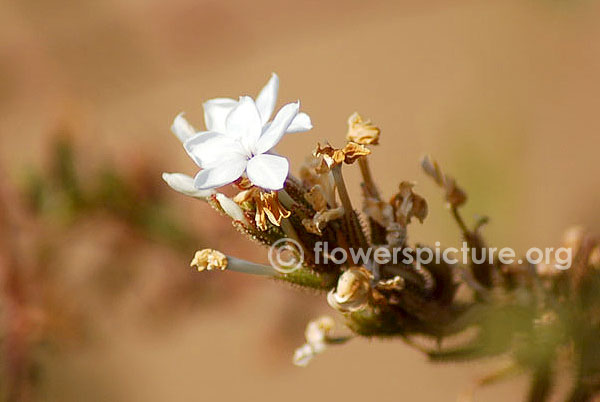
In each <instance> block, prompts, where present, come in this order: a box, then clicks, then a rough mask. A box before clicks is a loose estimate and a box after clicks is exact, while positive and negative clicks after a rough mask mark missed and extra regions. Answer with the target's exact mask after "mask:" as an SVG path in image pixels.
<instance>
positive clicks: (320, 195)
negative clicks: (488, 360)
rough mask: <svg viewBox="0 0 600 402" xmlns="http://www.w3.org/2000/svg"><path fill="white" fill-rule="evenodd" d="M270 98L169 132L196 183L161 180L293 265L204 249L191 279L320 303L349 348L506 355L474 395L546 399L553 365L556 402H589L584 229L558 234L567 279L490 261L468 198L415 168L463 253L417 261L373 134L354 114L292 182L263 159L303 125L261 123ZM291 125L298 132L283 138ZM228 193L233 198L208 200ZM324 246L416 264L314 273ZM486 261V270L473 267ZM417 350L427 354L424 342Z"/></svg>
mask: <svg viewBox="0 0 600 402" xmlns="http://www.w3.org/2000/svg"><path fill="white" fill-rule="evenodd" d="M277 88H278V79H277V77H276V76H273V77H272V78H271V80H270V81H269V83H268V84H267V86H265V88H264V89H263V90H262V91H261V93H260V94H259V96H258V97H257V99H256V101H254V100H253V99H252V98H249V97H242V98H240V100H239V102H238V101H234V100H231V99H228V100H223V99H222V98H219V99H214V100H211V101H208V102H206V103H205V122H206V126H207V131H203V132H196V130H195V129H194V128H193V127H192V126H191V125H190V124H189V123H188V122H187V121H186V120H185V119H184V118H183V116H182V115H179V116H178V117H177V118H176V119H175V121H174V123H173V126H172V130H173V132H174V133H175V134H176V135H177V137H178V138H179V139H180V140H181V141H182V142H183V144H184V148H185V150H186V151H187V152H188V154H189V155H190V157H191V158H192V159H193V160H194V161H195V162H196V164H197V165H198V166H199V167H200V171H199V172H198V174H197V175H196V177H195V178H192V177H190V176H186V175H183V174H181V173H174V174H168V173H165V174H164V175H163V178H164V179H165V181H166V182H167V183H168V184H169V185H170V186H171V187H172V188H174V189H175V190H177V191H179V192H181V193H184V194H186V195H189V196H192V197H195V198H199V199H203V200H205V201H207V202H208V203H210V205H212V206H213V207H214V208H215V209H216V210H218V211H219V212H221V213H224V214H226V215H228V216H230V217H231V218H232V221H233V224H234V225H235V226H236V227H237V228H238V229H239V230H240V232H242V233H244V234H245V235H247V236H249V237H251V238H252V239H254V240H256V241H257V242H258V243H260V244H263V245H266V246H269V247H270V248H271V250H270V253H273V252H274V251H275V252H276V253H277V252H279V254H278V255H279V257H280V256H281V254H282V253H283V252H287V253H288V254H291V255H292V257H295V258H288V259H284V258H279V259H278V260H277V259H275V260H276V261H279V262H282V261H283V264H275V263H273V260H272V263H273V265H272V266H265V265H260V264H255V263H251V262H248V261H244V260H240V259H238V258H235V257H231V256H227V255H225V254H223V253H221V252H220V251H217V250H213V249H203V250H200V251H198V252H197V253H196V254H195V256H194V258H193V260H192V266H195V267H197V269H198V270H199V271H211V270H225V269H228V270H233V271H238V272H243V273H250V274H255V275H262V276H266V277H270V278H275V279H277V280H282V281H287V282H291V283H294V284H296V285H299V286H302V287H308V288H313V289H317V290H320V291H323V292H326V293H327V301H328V303H329V304H330V305H331V307H332V308H334V309H335V310H337V311H338V312H340V313H341V314H343V316H344V318H345V320H346V324H347V327H348V328H350V329H351V330H352V332H353V333H354V334H355V335H356V336H364V337H398V338H400V339H403V340H405V341H406V342H407V343H408V344H410V345H411V346H414V347H417V348H419V349H420V350H422V351H423V352H424V353H426V354H427V355H428V356H429V357H430V358H431V359H432V360H433V361H453V362H457V361H464V360H473V359H481V358H484V357H490V356H508V357H509V358H510V364H509V365H508V366H507V367H503V368H502V370H500V371H498V372H497V373H493V374H492V375H490V376H488V377H485V378H484V379H482V380H481V381H479V384H481V385H484V384H489V383H492V382H494V381H497V380H500V379H503V378H506V377H508V376H510V375H512V374H516V373H528V374H529V376H530V379H531V381H530V389H529V394H528V400H530V401H544V400H547V399H548V398H549V397H550V396H551V394H552V391H553V388H552V387H553V384H554V382H555V378H556V374H557V373H556V372H555V371H556V370H558V365H559V363H561V362H562V360H563V359H564V360H565V361H568V362H570V367H571V372H570V373H569V374H570V375H571V377H572V378H573V384H572V388H571V391H570V393H569V395H568V396H567V397H566V400H567V401H571V402H575V401H587V400H591V399H592V397H593V396H594V395H596V394H597V393H598V391H600V248H599V245H598V241H597V239H595V238H594V237H592V236H590V235H588V234H587V233H585V232H584V231H583V230H581V229H575V230H572V231H570V232H568V235H567V238H566V240H565V248H568V249H569V250H572V257H573V258H572V261H571V262H572V263H571V265H570V266H568V267H565V266H561V265H560V264H555V262H556V261H555V262H550V263H546V264H544V263H539V264H531V263H524V262H522V261H520V260H518V262H511V263H505V262H503V261H502V260H500V259H498V258H492V259H490V258H489V254H486V250H490V249H489V248H488V246H487V243H486V241H485V240H484V238H483V236H482V230H481V229H482V227H483V225H484V224H485V223H486V220H485V219H481V220H479V221H478V222H476V223H475V224H474V225H472V226H471V225H468V224H467V223H466V222H465V221H464V219H463V217H462V215H461V213H460V209H461V207H462V206H463V205H464V204H465V202H466V200H467V195H466V193H465V192H464V191H463V190H462V189H461V188H460V187H459V186H458V185H457V183H456V181H455V180H454V179H453V178H452V177H450V176H449V175H447V174H445V173H444V172H443V171H442V169H441V168H440V166H439V165H438V164H437V163H436V162H435V161H434V160H432V159H431V158H429V157H426V158H424V159H423V162H422V167H423V169H424V171H425V173H426V174H427V175H428V176H429V177H430V178H431V179H433V180H434V181H435V182H436V183H437V184H438V185H439V186H440V188H442V190H443V191H444V193H445V198H446V201H447V204H448V207H449V210H450V212H451V213H452V216H453V217H454V219H455V221H456V223H457V224H458V227H459V229H460V233H461V235H462V238H463V239H464V241H465V242H466V244H467V246H468V253H467V258H466V261H464V264H463V263H460V262H458V261H454V262H448V261H443V260H441V261H428V262H422V261H420V259H419V258H417V257H418V256H416V255H415V251H414V250H417V249H418V248H419V247H421V249H427V247H426V246H423V245H419V244H415V243H411V242H410V241H409V236H408V233H409V226H410V225H411V224H412V222H413V221H415V220H417V221H419V222H423V220H424V219H425V218H426V216H427V214H428V207H427V202H426V200H425V199H424V198H423V197H421V196H420V195H418V194H417V193H416V192H415V191H414V184H413V183H411V182H407V181H402V182H401V183H400V184H399V190H398V192H397V193H396V194H394V195H393V196H392V197H391V198H390V199H384V198H383V197H382V196H381V195H380V193H379V191H378V189H377V186H376V183H375V181H374V177H373V176H372V174H371V171H370V169H369V165H368V160H367V157H368V156H369V155H370V154H371V148H370V147H372V146H375V145H378V143H379V140H380V130H379V128H378V127H376V126H375V125H373V124H372V123H371V122H370V121H368V120H364V119H362V118H361V117H360V116H359V115H358V114H353V115H352V116H351V117H350V119H349V122H348V123H349V128H348V133H347V136H346V143H345V144H344V145H343V146H342V147H339V148H336V147H333V146H331V145H329V144H327V145H324V146H321V145H318V146H317V148H316V149H315V151H314V152H313V154H312V155H311V156H310V157H309V158H308V159H307V161H306V163H305V164H304V165H303V166H302V167H301V168H300V172H299V173H300V174H299V176H298V177H296V176H294V175H292V174H290V173H289V165H288V163H287V161H286V160H285V158H284V157H282V156H280V155H277V154H275V153H274V152H273V151H272V148H273V147H274V146H275V145H276V144H277V143H278V142H279V141H280V140H281V139H282V137H283V136H284V135H286V133H287V132H290V131H303V130H308V129H310V128H311V127H312V125H311V123H310V119H309V118H308V116H306V115H302V117H301V118H299V117H298V116H300V114H299V110H298V109H299V103H292V104H288V105H285V106H284V107H282V108H281V110H280V111H279V112H278V113H277V114H276V116H275V118H274V119H273V121H269V118H270V116H271V114H272V112H273V110H274V105H275V103H276V99H277ZM296 119H299V120H300V121H297V120H296ZM298 126H299V127H300V128H301V130H296V129H294V130H290V128H291V127H294V128H296V127H298ZM354 163H356V164H357V165H358V167H359V168H360V172H361V174H362V190H363V199H362V212H359V211H357V210H355V209H354V206H353V203H352V200H351V199H350V197H349V196H348V192H347V190H346V183H345V181H344V178H343V173H342V170H343V167H344V165H350V164H354ZM230 184H231V185H232V186H233V188H234V189H236V191H237V194H236V195H235V196H233V197H231V198H230V197H227V196H225V195H224V194H222V193H220V192H218V190H217V188H219V187H222V186H225V185H230ZM323 244H327V245H328V249H329V250H334V249H341V250H345V251H346V256H348V255H352V253H353V251H352V250H354V251H356V250H365V251H366V250H367V249H372V248H375V247H378V248H383V249H386V250H388V251H392V250H399V251H400V252H401V255H403V256H406V257H413V258H412V259H409V261H408V262H407V261H406V260H404V259H403V260H402V261H397V260H394V261H387V262H385V263H380V262H378V261H377V259H376V258H375V257H374V255H373V254H367V255H366V259H363V262H362V263H361V264H357V263H356V262H355V261H352V259H350V258H346V259H345V260H342V261H337V260H336V259H335V258H329V259H325V260H323V259H319V258H316V253H315V251H316V250H323V249H322V245H323ZM429 249H430V250H432V248H429ZM445 250H446V249H445ZM445 250H443V251H445ZM363 255H364V254H363ZM369 255H370V256H369ZM485 255H487V256H488V258H481V257H482V256H485ZM565 268H568V269H565ZM333 332H334V324H333V322H332V321H331V320H330V319H328V318H320V319H318V320H316V321H314V322H311V323H309V325H308V327H307V331H306V340H307V342H306V344H305V345H303V346H302V347H301V348H299V349H298V350H297V351H296V354H295V356H294V360H295V362H296V363H297V364H299V365H306V364H307V363H308V361H310V359H311V358H313V357H314V356H315V355H317V354H319V353H322V352H323V350H325V349H326V347H327V346H328V345H332V344H339V343H344V342H346V341H347V340H349V339H350V338H351V337H350V336H339V335H334V334H333ZM456 337H458V339H456ZM426 338H429V339H431V340H434V341H435V342H436V343H437V347H434V346H430V345H429V344H427V343H426V342H423V339H426ZM451 341H454V342H453V345H450V344H449V342H451ZM457 342H458V344H457Z"/></svg>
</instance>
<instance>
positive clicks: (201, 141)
mask: <svg viewBox="0 0 600 402" xmlns="http://www.w3.org/2000/svg"><path fill="white" fill-rule="evenodd" d="M183 147H184V148H185V150H186V151H187V153H188V155H189V156H190V157H191V158H192V159H193V160H194V162H196V164H197V165H198V166H200V167H201V168H204V169H210V168H213V167H215V166H218V165H220V164H222V163H223V161H224V160H229V159H246V157H245V156H244V152H245V151H244V149H243V148H242V146H241V144H240V143H239V142H238V141H236V140H234V139H232V138H230V137H228V136H226V135H225V134H221V133H216V132H213V131H204V132H201V133H198V134H196V135H194V136H193V137H191V138H190V139H188V140H187V141H186V142H185V143H184V144H183Z"/></svg>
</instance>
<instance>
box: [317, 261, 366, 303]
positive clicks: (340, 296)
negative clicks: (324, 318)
mask: <svg viewBox="0 0 600 402" xmlns="http://www.w3.org/2000/svg"><path fill="white" fill-rule="evenodd" d="M370 296H371V278H370V273H369V271H367V270H366V269H365V268H362V267H361V268H359V267H351V268H348V269H347V270H346V271H345V272H344V273H343V274H342V275H340V278H339V279H338V283H337V287H336V288H335V289H332V290H331V291H330V292H329V293H328V294H327V302H328V303H329V305H330V306H331V307H333V308H334V309H336V310H338V311H341V312H343V313H346V312H352V311H358V310H362V309H364V308H365V307H366V306H367V305H368V303H369V298H370Z"/></svg>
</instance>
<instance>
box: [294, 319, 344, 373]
mask: <svg viewBox="0 0 600 402" xmlns="http://www.w3.org/2000/svg"><path fill="white" fill-rule="evenodd" d="M334 328H335V321H334V320H333V318H331V317H329V316H322V317H319V318H317V319H315V320H313V321H310V322H309V323H308V325H307V326H306V331H305V332H304V337H305V338H306V343H305V344H304V345H302V346H300V347H299V348H297V349H296V350H295V351H294V357H293V362H294V364H295V365H296V366H300V367H306V365H308V363H309V362H310V361H311V360H312V359H313V358H314V357H315V356H316V355H318V354H319V353H323V352H324V351H325V349H327V346H328V345H329V344H330V343H331V342H332V338H331V333H332V332H333V330H334ZM347 339H348V338H339V339H338V341H346V340H347Z"/></svg>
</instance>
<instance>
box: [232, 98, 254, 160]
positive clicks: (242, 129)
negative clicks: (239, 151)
mask: <svg viewBox="0 0 600 402" xmlns="http://www.w3.org/2000/svg"><path fill="white" fill-rule="evenodd" d="M225 124H226V126H227V135H228V136H229V137H231V138H235V139H237V140H239V141H241V142H242V145H244V146H245V147H246V149H248V150H249V149H251V147H252V146H254V144H255V143H256V141H257V140H258V137H260V133H261V132H262V123H261V121H260V115H259V114H258V109H257V108H256V104H255V103H254V99H252V98H251V97H249V96H241V97H240V101H239V102H238V104H237V106H236V107H234V108H233V110H232V111H231V113H229V116H227V121H226V122H225Z"/></svg>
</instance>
